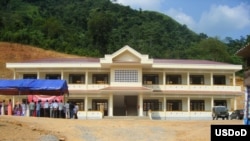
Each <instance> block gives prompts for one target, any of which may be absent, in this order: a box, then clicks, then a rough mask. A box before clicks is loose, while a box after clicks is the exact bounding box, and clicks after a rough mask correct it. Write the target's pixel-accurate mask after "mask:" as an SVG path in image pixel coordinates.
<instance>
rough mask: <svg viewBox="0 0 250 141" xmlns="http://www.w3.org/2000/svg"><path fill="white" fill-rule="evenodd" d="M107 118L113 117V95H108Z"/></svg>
mask: <svg viewBox="0 0 250 141" xmlns="http://www.w3.org/2000/svg"><path fill="white" fill-rule="evenodd" d="M108 107H109V110H108V116H110V117H112V116H113V94H109V102H108Z"/></svg>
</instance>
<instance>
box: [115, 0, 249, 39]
mask: <svg viewBox="0 0 250 141" xmlns="http://www.w3.org/2000/svg"><path fill="white" fill-rule="evenodd" d="M117 3H119V4H121V5H124V6H130V7H131V8H133V9H136V10H139V9H140V8H141V9H142V10H150V11H158V12H161V13H164V14H166V15H168V16H170V17H172V18H173V19H175V20H176V21H177V22H179V23H180V24H185V25H187V27H188V28H189V29H191V30H193V31H194V32H196V33H198V34H199V33H205V34H207V35H208V36H210V37H218V38H220V39H224V38H225V37H231V38H233V39H240V37H245V38H246V35H250V0H117Z"/></svg>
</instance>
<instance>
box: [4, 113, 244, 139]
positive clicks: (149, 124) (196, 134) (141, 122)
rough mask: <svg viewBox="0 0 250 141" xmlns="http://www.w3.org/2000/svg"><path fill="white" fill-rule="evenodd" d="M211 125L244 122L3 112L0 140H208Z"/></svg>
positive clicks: (241, 122) (239, 122)
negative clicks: (15, 114)
mask: <svg viewBox="0 0 250 141" xmlns="http://www.w3.org/2000/svg"><path fill="white" fill-rule="evenodd" d="M212 124H227V125H233V124H238V125H242V124H243V121H242V120H221V119H219V120H197V121H195V120H185V121H180V120H176V121H174V120H149V119H148V120H147V119H132V118H131V119H100V120H96V119H95V120H85V119H84V120H83V119H55V118H43V117H40V118H38V117H22V116H7V115H5V116H0V140H1V141H41V140H42V139H41V137H44V136H55V137H57V138H58V139H60V140H64V141H116V140H119V141H132V140H133V141H138V140H140V141H155V140H157V141H166V140H167V141H190V140H192V141H210V126H211V125H212ZM42 141H52V140H50V139H48V138H47V139H44V140H42ZM53 141H54V140H53Z"/></svg>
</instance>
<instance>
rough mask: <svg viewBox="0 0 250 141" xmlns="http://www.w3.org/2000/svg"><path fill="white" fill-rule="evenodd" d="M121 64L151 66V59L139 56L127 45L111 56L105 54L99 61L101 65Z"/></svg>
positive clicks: (139, 54) (142, 55) (146, 56)
mask: <svg viewBox="0 0 250 141" xmlns="http://www.w3.org/2000/svg"><path fill="white" fill-rule="evenodd" d="M121 62H122V63H141V64H153V59H149V58H148V55H144V54H141V53H139V52H137V51H136V50H134V49H133V48H131V47H130V46H128V45H126V46H124V47H122V48H121V49H119V50H118V51H116V52H114V53H113V54H107V55H105V57H104V58H101V59H100V63H101V64H112V63H121Z"/></svg>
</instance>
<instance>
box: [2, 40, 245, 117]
mask: <svg viewBox="0 0 250 141" xmlns="http://www.w3.org/2000/svg"><path fill="white" fill-rule="evenodd" d="M6 67H7V68H8V69H11V70H13V74H14V78H13V79H25V78H36V79H64V80H66V81H67V83H68V87H69V93H70V94H69V96H65V101H73V102H77V104H78V105H79V108H80V112H79V113H80V115H79V116H83V117H87V115H88V114H94V111H99V110H100V108H103V114H104V116H108V117H113V116H139V117H143V116H148V114H149V111H151V112H150V115H151V116H152V118H154V119H183V118H188V119H208V118H210V119H211V118H212V117H211V109H212V107H213V106H216V105H225V106H227V107H228V109H229V110H233V109H236V108H237V107H236V105H237V101H236V98H237V97H238V96H241V95H243V94H244V93H243V92H242V89H241V86H237V85H236V76H235V73H236V72H237V71H240V70H241V69H242V66H241V65H233V64H228V63H221V62H214V61H206V60H176V59H152V58H149V56H148V55H144V54H141V53H139V52H137V51H136V50H134V49H133V48H131V47H129V46H127V45H126V46H124V47H122V48H121V49H119V50H118V51H116V52H114V53H113V54H107V55H105V56H104V58H61V59H41V60H35V61H26V62H19V63H7V64H6Z"/></svg>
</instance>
